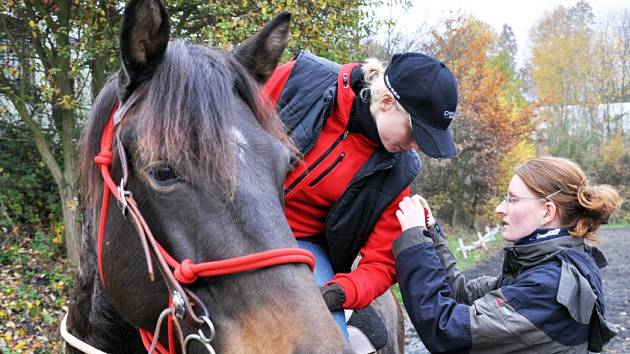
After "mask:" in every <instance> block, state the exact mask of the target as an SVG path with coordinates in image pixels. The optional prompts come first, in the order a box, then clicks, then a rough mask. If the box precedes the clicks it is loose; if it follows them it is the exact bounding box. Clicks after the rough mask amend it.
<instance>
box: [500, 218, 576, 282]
mask: <svg viewBox="0 0 630 354" xmlns="http://www.w3.org/2000/svg"><path fill="white" fill-rule="evenodd" d="M585 246H586V245H585V244H584V239H583V238H581V237H573V236H571V235H570V234H569V232H568V231H567V230H566V229H538V230H536V231H534V233H532V234H531V235H529V236H527V237H524V238H523V239H521V240H519V241H517V242H516V243H514V244H512V245H509V246H507V247H504V248H503V251H504V253H505V258H504V263H503V268H504V269H503V271H504V273H506V274H514V273H516V272H517V271H518V270H520V269H523V268H525V269H526V268H530V267H533V266H536V265H538V264H540V263H543V262H546V261H548V260H549V259H551V258H552V257H554V256H555V255H556V254H557V253H558V252H561V251H563V250H567V249H573V250H576V251H584V250H585Z"/></svg>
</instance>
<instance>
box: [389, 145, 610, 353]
mask: <svg viewBox="0 0 630 354" xmlns="http://www.w3.org/2000/svg"><path fill="white" fill-rule="evenodd" d="M621 203H622V199H621V198H620V197H619V194H618V193H617V192H616V191H615V190H614V189H613V188H612V187H610V186H607V185H591V184H590V183H589V181H588V179H587V177H586V176H585V174H584V172H583V171H582V169H581V168H580V167H579V166H578V165H577V164H576V163H574V162H572V161H570V160H566V159H562V158H556V157H541V158H537V159H533V160H530V161H528V162H527V163H525V164H523V165H521V166H519V167H517V168H516V170H515V174H514V177H513V178H512V180H511V182H510V185H509V187H508V191H507V195H506V197H505V199H504V200H503V201H502V202H501V203H500V204H499V206H497V208H496V213H497V214H498V215H499V216H500V217H501V218H502V220H503V237H504V238H505V239H506V240H507V241H511V242H513V243H512V244H510V245H509V246H507V247H505V249H504V251H505V255H504V262H503V269H502V271H501V274H500V275H498V276H494V277H493V276H484V277H481V278H477V279H473V280H470V281H466V280H465V279H464V276H463V275H462V274H461V273H459V272H458V271H457V270H456V269H455V258H454V257H453V254H452V253H451V252H450V251H449V249H448V248H447V247H446V245H445V244H444V239H443V234H442V232H441V231H440V229H439V226H437V224H436V223H435V220H434V218H433V216H432V215H431V210H430V208H429V205H428V204H427V202H426V201H425V200H424V199H423V198H422V197H420V196H413V197H411V198H405V199H404V200H403V201H402V202H401V203H400V209H399V210H398V211H397V212H396V215H397V217H398V220H399V221H400V224H401V228H402V231H403V233H402V235H401V236H400V237H399V238H398V239H396V241H395V242H394V247H393V251H394V255H395V257H396V270H397V276H398V281H399V283H400V289H401V293H402V297H403V301H404V303H405V308H406V309H407V312H408V313H409V316H410V318H411V320H412V322H413V324H414V326H415V328H416V330H417V331H418V334H419V335H420V338H421V339H422V341H423V342H424V344H425V345H426V347H427V348H428V349H429V350H430V351H431V352H434V353H435V352H437V353H444V352H449V353H468V352H478V353H588V351H595V352H600V351H601V350H602V347H603V345H604V344H606V343H607V342H608V341H609V340H610V339H611V338H612V337H613V336H614V335H615V332H614V331H613V330H612V329H611V327H610V324H609V323H608V322H607V321H606V319H605V317H604V315H605V299H604V292H603V289H602V281H601V277H600V275H599V271H598V269H599V268H602V267H603V266H605V265H606V260H605V258H604V256H603V254H602V253H601V252H600V251H599V250H597V249H596V248H595V247H593V244H595V243H597V241H598V238H597V235H596V231H597V229H598V228H599V226H600V225H601V224H605V223H607V222H608V220H609V218H610V216H611V214H613V213H614V212H615V211H616V210H617V209H618V208H619V207H620V205H621Z"/></svg>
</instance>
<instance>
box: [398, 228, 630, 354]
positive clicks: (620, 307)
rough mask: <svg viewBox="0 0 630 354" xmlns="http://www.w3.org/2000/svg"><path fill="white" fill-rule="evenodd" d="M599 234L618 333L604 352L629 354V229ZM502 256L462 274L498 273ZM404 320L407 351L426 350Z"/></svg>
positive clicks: (612, 317)
mask: <svg viewBox="0 0 630 354" xmlns="http://www.w3.org/2000/svg"><path fill="white" fill-rule="evenodd" d="M600 237H601V243H600V245H599V246H598V247H599V248H600V249H601V250H602V252H604V254H605V255H606V258H607V259H608V266H607V267H606V268H604V269H602V270H601V273H602V278H603V282H604V292H605V294H606V304H607V305H606V306H607V309H606V311H607V316H606V317H607V319H608V320H609V321H610V322H612V323H614V324H616V325H617V326H618V331H617V332H618V334H617V336H616V337H615V338H613V339H612V340H611V341H610V343H609V344H608V345H607V346H606V347H605V348H604V353H617V354H622V353H630V316H629V314H630V228H622V229H609V230H603V231H602V232H601V234H600ZM502 259H503V255H502V254H501V252H499V253H498V254H496V255H494V256H492V257H490V258H489V259H487V260H486V261H484V262H482V263H480V264H478V265H477V266H476V267H474V268H472V269H469V270H467V271H465V272H464V274H465V275H466V277H467V278H468V279H473V278H475V277H478V276H481V275H493V274H498V273H499V272H500V269H501V263H502ZM405 317H406V314H405ZM405 321H406V323H405V335H406V340H405V350H406V352H407V353H410V354H425V353H428V351H427V350H426V349H425V348H424V345H422V341H420V338H418V334H417V333H416V331H415V329H414V328H413V326H412V325H411V322H410V321H409V318H408V317H406V318H405Z"/></svg>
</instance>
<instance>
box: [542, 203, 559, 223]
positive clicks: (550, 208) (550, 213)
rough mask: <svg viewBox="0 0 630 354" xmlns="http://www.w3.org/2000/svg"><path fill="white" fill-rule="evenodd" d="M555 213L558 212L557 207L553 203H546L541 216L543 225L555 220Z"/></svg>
mask: <svg viewBox="0 0 630 354" xmlns="http://www.w3.org/2000/svg"><path fill="white" fill-rule="evenodd" d="M557 212H558V207H557V206H556V204H555V203H552V202H546V203H545V215H544V216H543V224H544V225H548V224H549V223H551V222H552V221H553V220H554V219H555V218H556V214H557Z"/></svg>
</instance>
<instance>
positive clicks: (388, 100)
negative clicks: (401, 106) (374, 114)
mask: <svg viewBox="0 0 630 354" xmlns="http://www.w3.org/2000/svg"><path fill="white" fill-rule="evenodd" d="M395 106H396V101H394V97H393V96H392V95H390V94H389V93H387V92H386V93H384V94H382V95H381V98H379V100H378V108H379V109H380V110H381V111H382V112H387V111H389V110H391V109H392V108H394V107H395Z"/></svg>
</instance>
